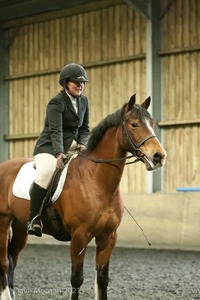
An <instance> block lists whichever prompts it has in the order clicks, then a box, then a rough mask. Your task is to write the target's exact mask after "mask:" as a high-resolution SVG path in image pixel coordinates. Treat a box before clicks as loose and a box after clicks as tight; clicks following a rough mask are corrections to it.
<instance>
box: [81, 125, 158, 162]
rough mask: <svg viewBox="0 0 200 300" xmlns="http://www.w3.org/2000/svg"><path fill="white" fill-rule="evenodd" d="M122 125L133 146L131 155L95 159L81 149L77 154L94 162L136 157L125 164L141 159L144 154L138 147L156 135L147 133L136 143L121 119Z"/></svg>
mask: <svg viewBox="0 0 200 300" xmlns="http://www.w3.org/2000/svg"><path fill="white" fill-rule="evenodd" d="M122 125H123V128H124V131H125V134H126V139H127V140H128V141H129V143H130V144H131V146H132V147H133V151H131V152H132V155H129V156H124V157H119V158H114V159H95V158H91V157H88V156H86V155H84V154H83V153H82V152H81V151H79V152H78V155H79V156H81V157H83V158H85V159H87V160H90V161H92V162H95V163H111V162H114V161H120V160H127V159H130V158H133V157H136V159H135V160H134V161H131V162H128V163H126V165H128V164H132V163H136V162H139V161H141V160H142V158H143V157H144V156H145V154H144V153H143V152H142V151H141V150H140V147H141V146H142V145H143V144H144V143H145V142H146V141H148V140H149V139H151V138H155V137H156V135H155V134H154V133H152V134H149V135H147V136H146V137H145V138H144V139H143V140H142V141H140V142H139V143H136V142H135V141H134V140H133V139H132V137H131V136H130V134H129V132H128V128H127V126H126V124H125V122H124V121H123V123H122ZM138 153H140V155H138Z"/></svg>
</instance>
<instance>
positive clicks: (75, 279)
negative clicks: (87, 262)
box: [70, 230, 89, 300]
mask: <svg viewBox="0 0 200 300" xmlns="http://www.w3.org/2000/svg"><path fill="white" fill-rule="evenodd" d="M88 243H89V240H88V236H87V233H85V232H83V231H81V230H77V231H76V232H75V233H74V234H73V236H72V240H71V245H70V253H71V264H72V269H71V286H72V294H71V300H78V298H79V290H80V287H81V285H82V284H83V264H84V258H85V253H86V248H87V245H88Z"/></svg>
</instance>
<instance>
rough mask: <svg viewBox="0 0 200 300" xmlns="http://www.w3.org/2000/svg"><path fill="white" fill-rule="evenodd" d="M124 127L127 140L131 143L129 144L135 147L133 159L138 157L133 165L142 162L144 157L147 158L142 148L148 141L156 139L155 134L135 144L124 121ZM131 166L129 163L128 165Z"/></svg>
mask: <svg viewBox="0 0 200 300" xmlns="http://www.w3.org/2000/svg"><path fill="white" fill-rule="evenodd" d="M123 127H124V131H125V134H126V139H127V140H128V141H129V143H130V144H131V146H132V147H133V151H132V153H133V154H132V155H133V157H136V160H135V161H133V163H135V162H138V161H141V160H142V157H144V156H145V154H144V153H143V152H142V151H141V150H140V147H141V146H142V145H143V144H144V143H145V142H146V141H148V140H150V139H152V138H155V137H156V135H155V134H154V133H152V134H149V135H147V136H146V137H145V138H144V139H143V140H141V141H140V142H139V143H136V142H134V140H133V139H132V137H131V136H130V134H129V132H128V128H127V126H126V124H125V122H124V121H123ZM138 152H139V153H140V155H138ZM127 164H129V163H127Z"/></svg>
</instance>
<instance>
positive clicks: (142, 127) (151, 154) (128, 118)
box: [123, 95, 167, 171]
mask: <svg viewBox="0 0 200 300" xmlns="http://www.w3.org/2000/svg"><path fill="white" fill-rule="evenodd" d="M150 102H151V99H150V97H148V98H147V99H146V100H145V101H144V102H143V103H142V104H141V105H139V104H136V103H135V95H133V96H132V97H131V98H130V100H129V102H128V103H127V104H126V105H125V109H124V118H123V132H124V139H123V141H124V146H125V147H126V150H127V151H128V152H131V153H132V154H134V155H135V156H136V157H137V160H138V161H142V162H143V163H145V166H146V168H147V170H148V171H152V170H156V169H158V168H160V167H162V166H163V165H164V164H165V160H166V156H167V154H166V151H165V150H164V149H163V147H162V146H161V144H160V142H159V140H158V139H157V137H156V134H155V132H154V125H155V122H154V120H153V119H152V117H151V115H150V114H149V112H148V111H147V109H148V107H149V105H150Z"/></svg>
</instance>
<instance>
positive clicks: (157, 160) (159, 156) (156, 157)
mask: <svg viewBox="0 0 200 300" xmlns="http://www.w3.org/2000/svg"><path fill="white" fill-rule="evenodd" d="M162 158H163V155H162V153H160V152H156V153H155V154H154V156H153V160H154V162H155V163H160V162H161V160H162Z"/></svg>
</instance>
